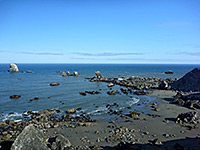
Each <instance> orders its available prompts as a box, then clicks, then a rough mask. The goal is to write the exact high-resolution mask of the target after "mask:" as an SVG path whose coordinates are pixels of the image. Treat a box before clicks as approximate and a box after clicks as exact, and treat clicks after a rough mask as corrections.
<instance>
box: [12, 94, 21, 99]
mask: <svg viewBox="0 0 200 150" xmlns="http://www.w3.org/2000/svg"><path fill="white" fill-rule="evenodd" d="M20 97H21V95H11V96H10V99H18V98H20Z"/></svg>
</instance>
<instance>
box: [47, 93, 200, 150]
mask: <svg viewBox="0 0 200 150" xmlns="http://www.w3.org/2000/svg"><path fill="white" fill-rule="evenodd" d="M175 94H176V92H174V91H167V90H155V91H153V93H152V94H150V96H154V97H155V96H156V97H158V98H159V99H158V101H157V103H158V107H159V108H160V111H154V110H153V109H152V107H151V104H148V105H146V108H147V109H149V110H150V112H151V113H149V114H142V113H141V114H140V115H139V118H138V119H134V118H130V117H126V116H125V117H123V118H122V117H120V116H119V115H115V116H113V117H111V118H110V119H99V120H98V122H97V123H91V125H89V127H82V126H81V127H76V128H73V127H72V128H70V127H69V128H66V124H68V123H65V122H62V123H60V124H59V127H58V128H51V129H49V130H47V131H46V133H45V135H46V136H48V137H51V136H53V135H55V134H62V135H63V136H65V137H67V138H68V139H69V141H70V142H71V144H72V145H74V146H75V147H77V146H80V148H81V147H82V148H84V147H85V148H86V147H87V146H93V145H99V146H101V147H102V148H103V149H116V148H119V149H120V146H119V145H118V144H119V143H120V142H122V141H123V140H121V141H120V138H121V137H122V138H123V137H127V136H128V137H131V138H130V140H128V141H129V142H130V143H129V144H130V145H129V144H128V145H127V143H126V144H125V143H124V145H121V148H124V149H126V147H128V148H130V149H132V148H136V149H176V146H178V147H179V149H180V148H181V146H183V148H184V149H198V148H199V147H200V129H199V126H198V128H196V129H192V130H189V129H187V128H186V127H181V126H180V125H179V124H176V123H175V119H176V117H177V116H178V114H180V113H184V112H189V111H191V110H190V109H187V108H185V107H181V106H178V105H175V104H170V102H171V100H172V98H173V96H174V95H175ZM154 115H155V116H154ZM166 120H167V121H166ZM118 130H119V131H118ZM109 139H110V140H109ZM155 139H158V141H160V142H162V144H161V143H160V144H161V145H159V144H158V145H151V141H153V140H155ZM117 145H118V146H117Z"/></svg>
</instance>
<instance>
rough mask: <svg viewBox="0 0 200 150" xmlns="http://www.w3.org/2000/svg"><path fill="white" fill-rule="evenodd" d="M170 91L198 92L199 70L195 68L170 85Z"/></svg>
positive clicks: (199, 86) (199, 82) (199, 83)
mask: <svg viewBox="0 0 200 150" xmlns="http://www.w3.org/2000/svg"><path fill="white" fill-rule="evenodd" d="M171 87H172V89H174V90H180V91H184V92H189V91H193V92H199V91H200V68H195V69H193V70H192V71H190V72H189V73H187V74H186V75H184V76H183V77H182V78H180V79H179V80H177V81H175V82H173V83H172V84H171Z"/></svg>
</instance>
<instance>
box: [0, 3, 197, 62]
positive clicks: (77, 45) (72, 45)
mask: <svg viewBox="0 0 200 150" xmlns="http://www.w3.org/2000/svg"><path fill="white" fill-rule="evenodd" d="M199 6H200V0H162V1H161V0H0V63H127V64H132V63H133V64H134V63H140V64H141V63H142V64H143V63H144V64H200V9H199Z"/></svg>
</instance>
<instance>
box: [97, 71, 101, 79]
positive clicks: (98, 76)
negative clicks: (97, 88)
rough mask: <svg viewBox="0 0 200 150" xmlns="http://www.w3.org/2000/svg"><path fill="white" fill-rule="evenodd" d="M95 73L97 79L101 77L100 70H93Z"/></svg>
mask: <svg viewBox="0 0 200 150" xmlns="http://www.w3.org/2000/svg"><path fill="white" fill-rule="evenodd" d="M95 75H96V77H97V78H98V79H100V78H102V75H101V73H100V71H97V72H95Z"/></svg>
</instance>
